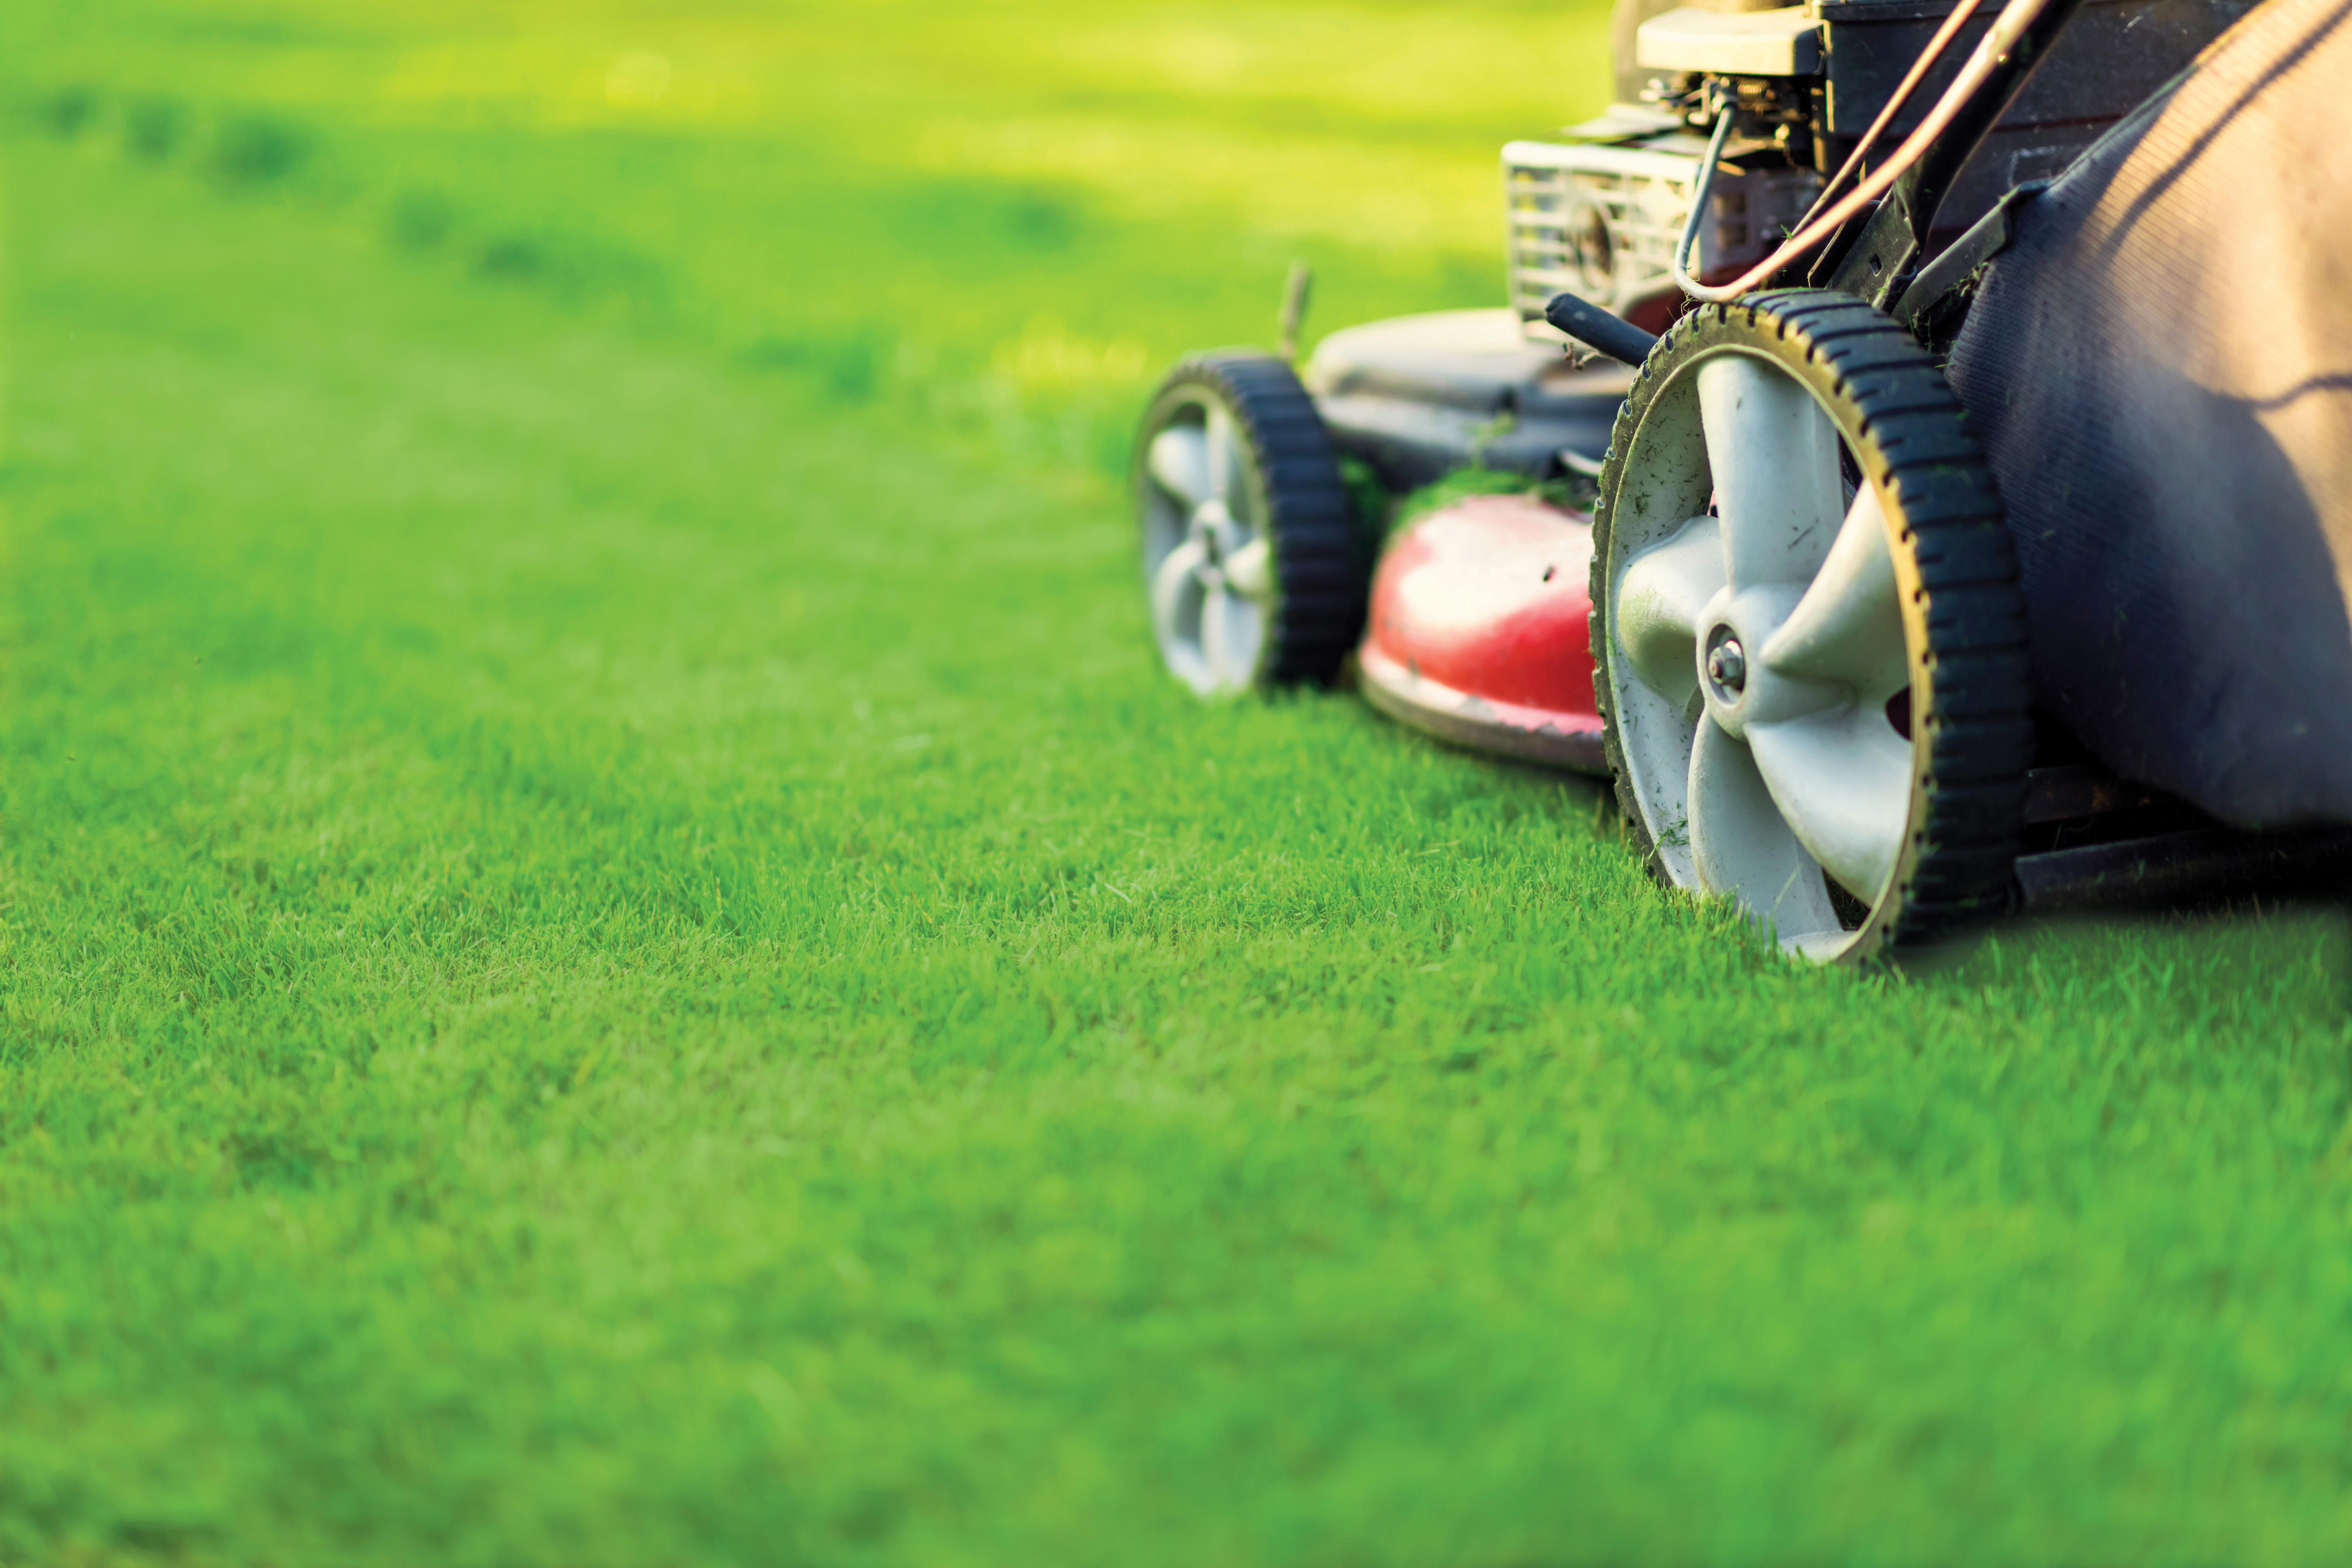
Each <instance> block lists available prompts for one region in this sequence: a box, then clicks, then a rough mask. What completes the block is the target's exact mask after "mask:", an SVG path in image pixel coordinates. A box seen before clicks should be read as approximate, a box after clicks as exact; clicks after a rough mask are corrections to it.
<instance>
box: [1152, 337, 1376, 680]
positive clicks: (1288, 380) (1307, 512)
mask: <svg viewBox="0 0 2352 1568" xmlns="http://www.w3.org/2000/svg"><path fill="white" fill-rule="evenodd" d="M1202 395H1206V396H1209V397H1213V398H1214V399H1216V400H1217V401H1218V402H1220V403H1222V404H1223V405H1224V407H1225V408H1226V410H1227V411H1228V412H1229V413H1231V414H1232V415H1233V416H1234V424H1235V425H1236V426H1238V427H1239V429H1240V431H1241V433H1242V436H1243V437H1244V442H1245V443H1246V445H1247V447H1248V449H1249V458H1250V463H1251V465H1252V467H1253V468H1254V469H1255V473H1256V475H1257V476H1258V478H1259V480H1260V482H1262V483H1263V485H1264V487H1265V492H1264V493H1265V517H1266V520H1267V521H1266V532H1267V536H1268V538H1269V540H1270V542H1271V543H1272V546H1273V554H1274V594H1275V599H1274V604H1273V605H1272V613H1271V616H1270V617H1269V622H1268V625H1267V627H1266V636H1265V644H1264V647H1263V648H1262V650H1261V653H1260V658H1259V661H1258V670H1257V677H1256V679H1255V681H1254V682H1253V684H1254V685H1255V687H1257V688H1258V689H1272V688H1276V687H1283V686H1297V685H1308V684H1323V683H1328V682H1329V681H1331V680H1333V679H1336V678H1337V677H1338V675H1339V671H1340V669H1341V668H1342V666H1344V665H1345V663H1346V662H1347V659H1348V656H1349V654H1351V653H1353V652H1354V651H1355V647H1356V644H1357V642H1358V641H1359V640H1360V638H1361V637H1363V633H1364V615H1365V600H1366V597H1367V595H1369V593H1370V584H1371V572H1370V562H1369V561H1367V560H1365V559H1364V552H1363V547H1362V542H1361V534H1360V531H1359V530H1358V528H1357V526H1356V522H1355V517H1354V511H1353V508H1352V506H1351V503H1350V501H1349V495H1348V489H1347V486H1346V484H1345V483H1344V482H1343V480H1342V479H1341V478H1340V472H1339V452H1338V450H1337V448H1335V447H1333V446H1332V444H1331V437H1330V433H1329V432H1328V430H1326V429H1325V428H1324V425H1323V416H1322V415H1320V414H1319V413H1318V412H1317V411H1316V407H1315V400H1314V398H1313V397H1312V396H1310V395H1308V393H1307V388H1306V387H1305V386H1303V385H1301V384H1300V383H1299V380H1298V375H1297V372H1296V371H1294V370H1292V369H1291V368H1290V366H1289V365H1288V364H1287V363H1285V362H1284V361H1282V360H1279V359H1276V357H1274V356H1273V355H1271V354H1267V353H1259V352H1257V351H1255V350H1254V349H1219V350H1216V351H1213V352H1212V353H1200V354H1194V355H1192V356H1190V357H1189V358H1186V359H1184V360H1182V361H1181V362H1180V363H1178V364H1177V365H1176V367H1175V368H1174V369H1173V370H1171V371H1170V372H1169V373H1168V375H1167V378H1166V379H1165V380H1163V381H1162V382H1161V383H1160V390H1159V391H1158V392H1157V393H1155V394H1154V395H1152V399H1151V404H1150V409H1149V411H1148V412H1147V413H1146V414H1145V415H1144V416H1143V425H1142V429H1141V432H1140V434H1139V437H1138V439H1137V441H1136V444H1135V461H1134V483H1135V490H1134V494H1135V497H1136V507H1137V511H1138V515H1139V517H1140V515H1141V514H1142V512H1143V510H1144V506H1145V492H1144V487H1145V486H1147V485H1150V484H1151V483H1152V482H1153V481H1152V479H1150V475H1149V474H1148V473H1146V472H1145V469H1144V463H1145V460H1146V458H1147V457H1148V455H1149V453H1150V448H1151V442H1152V438H1153V437H1155V436H1157V435H1158V434H1159V433H1160V430H1161V429H1162V428H1164V427H1165V426H1166V425H1167V424H1168V422H1169V420H1170V418H1171V415H1172V413H1173V412H1174V411H1175V410H1176V409H1177V408H1178V407H1180V406H1181V405H1183V404H1185V403H1187V402H1189V401H1192V400H1193V399H1197V398H1199V397H1201V396H1202Z"/></svg>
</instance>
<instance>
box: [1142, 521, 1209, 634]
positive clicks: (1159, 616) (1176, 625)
mask: <svg viewBox="0 0 2352 1568" xmlns="http://www.w3.org/2000/svg"><path fill="white" fill-rule="evenodd" d="M1208 558H1209V552H1208V551H1207V549H1206V548H1205V547H1204V546H1202V543H1201V542H1200V541H1199V540H1197V539H1188V540H1186V541H1185V542H1183V543H1181V544H1180V545H1178V546H1177V547H1176V548H1175V549H1173V550H1171V551H1170V552H1168V559H1167V560H1165V561H1162V562H1161V563H1160V570H1159V571H1157V572H1155V573H1153V574H1152V576H1151V620H1152V624H1153V625H1155V626H1158V627H1159V628H1160V637H1161V638H1162V639H1163V640H1164V639H1168V638H1175V639H1177V640H1179V641H1184V642H1189V641H1191V640H1192V636H1193V635H1194V633H1193V629H1192V620H1193V617H1194V616H1196V615H1197V614H1198V611H1197V608H1196V605H1197V602H1198V600H1199V597H1200V594H1201V568H1202V565H1203V564H1204V563H1206V562H1207V561H1208Z"/></svg>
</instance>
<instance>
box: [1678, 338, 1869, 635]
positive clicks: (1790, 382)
mask: <svg viewBox="0 0 2352 1568" xmlns="http://www.w3.org/2000/svg"><path fill="white" fill-rule="evenodd" d="M1698 406H1699V419H1700V422H1701V424H1702V425H1703V426H1705V428H1706V459H1707V466H1708V468H1709V469H1710V470H1711V471H1712V472H1713V474H1714V478H1715V510H1716V512H1717V515H1718V516H1719V517H1721V518H1722V520H1723V569H1724V572H1725V574H1726V575H1727V576H1728V577H1729V579H1730V581H1731V584H1732V586H1733V587H1735V588H1740V589H1747V588H1753V587H1757V586H1759V585H1762V584H1772V583H1803V582H1806V581H1808V580H1809V579H1811V576H1812V575H1813V574H1814V572H1815V571H1816V570H1818V569H1819V568H1820V566H1821V563H1822V556H1823V555H1825V554H1826V553H1828V551H1829V547H1830V541H1831V539H1832V537H1833V536H1834V531H1835V530H1836V527H1837V523H1838V519H1839V518H1840V516H1842V515H1843V513H1844V511H1845V484H1844V481H1843V479H1842V478H1841V477H1840V474H1839V470H1838V441H1837V431H1836V429H1835V427H1834V426H1832V425H1831V424H1830V420H1829V416H1828V415H1827V414H1825V413H1823V412H1822V407H1821V405H1819V404H1817V403H1815V402H1814V401H1813V396H1812V394H1811V393H1810V392H1808V391H1806V390H1805V388H1804V386H1803V384H1801V383H1800V382H1799V381H1797V379H1796V378H1795V377H1793V376H1791V375H1790V374H1787V373H1786V372H1785V371H1781V370H1779V369H1776V368H1774V367H1773V366H1771V365H1769V364H1767V363H1764V362H1763V361H1762V360H1759V359H1754V358H1751V357H1750V356H1748V355H1747V354H1739V353H1727V354H1722V355H1718V356H1717V357H1716V358H1714V359H1711V360H1708V361H1707V362H1706V363H1705V364H1703V365H1701V366H1700V367H1699V372H1698Z"/></svg>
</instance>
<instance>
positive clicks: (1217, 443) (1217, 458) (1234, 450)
mask: <svg viewBox="0 0 2352 1568" xmlns="http://www.w3.org/2000/svg"><path fill="white" fill-rule="evenodd" d="M1208 415H1209V423H1208V475H1209V489H1208V493H1207V495H1204V496H1203V497H1202V500H1209V499H1211V498H1214V499H1215V500H1221V501H1223V502H1224V503H1225V509H1226V510H1228V511H1231V512H1233V513H1234V515H1235V516H1239V515H1240V510H1241V508H1240V505H1239V502H1240V500H1241V493H1242V492H1243V491H1244V490H1245V489H1248V487H1247V486H1246V485H1244V484H1241V483H1238V482H1236V481H1238V480H1239V479H1240V478H1241V475H1240V474H1239V473H1238V472H1236V471H1235V470H1236V468H1238V466H1239V462H1240V458H1241V442H1240V440H1239V438H1238V436H1237V433H1236V432H1235V431H1234V416H1232V415H1231V414H1228V413H1226V412H1225V411H1224V409H1223V408H1222V407H1219V406H1218V405H1215V404H1211V405H1209V410H1208Z"/></svg>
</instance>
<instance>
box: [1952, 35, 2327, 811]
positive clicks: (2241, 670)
mask: <svg viewBox="0 0 2352 1568" xmlns="http://www.w3.org/2000/svg"><path fill="white" fill-rule="evenodd" d="M2347 16H2352V0H2265V3H2264V4H2263V5H2259V6H2258V7H2256V9H2254V10H2253V11H2252V12H2251V13H2249V14H2248V15H2247V16H2245V18H2244V19H2243V20H2242V21H2241V22H2240V23H2239V24H2238V25H2237V26H2235V27H2233V28H2231V31H2230V32H2228V33H2227V34H2225V35H2223V37H2221V39H2220V40H2218V41H2217V42H2216V43H2215V44H2214V45H2213V46H2212V47H2210V48H2209V49H2208V50H2207V51H2206V52H2205V54H2204V55H2203V56H2202V57H2201V58H2200V59H2199V61H2198V63H2197V64H2196V66H2195V67H2194V68H2192V69H2190V70H2189V72H2187V73H2185V74H2184V75H2183V76H2182V77H2181V78H2180V79H2179V80H2177V81H2176V82H2174V83H2173V84H2172V85H2171V86H2170V87H2169V88H2168V89H2167V90H2166V91H2165V92H2164V93H2161V94H2159V95H2158V98H2157V99H2156V100H2153V101H2151V102H2150V103H2148V104H2147V105H2146V106H2144V107H2143V108H2142V109H2141V110H2139V111H2138V112H2137V113H2135V114H2134V115H2133V116H2131V117H2130V118H2129V119H2127V120H2126V121H2124V122H2122V123H2121V124H2119V125H2117V126H2116V128H2115V130H2114V131H2113V132H2110V133H2109V134H2108V135H2107V136H2106V137H2105V138H2104V139H2103V140H2102V141H2101V142H2099V143H2098V144H2097V145H2096V146H2095V147H2094V148H2092V149H2091V151H2090V152H2088V153H2085V154H2084V156H2083V158H2082V159H2081V160H2079V161H2078V162H2077V163H2074V165H2073V166H2072V167H2071V168H2069V169H2068V170H2067V172H2066V173H2065V174H2063V176H2062V177H2061V178H2060V179H2058V180H2057V181H2056V182H2054V183H2053V184H2052V185H2051V187H2050V188H2049V189H2048V190H2047V191H2045V192H2044V193H2042V195H2041V196H2039V197H2038V198H2037V199H2035V200H2033V201H2031V202H2029V203H2026V204H2025V205H2023V206H2022V207H2021V208H2020V209H2019V213H2018V217H2017V237H2016V239H2015V241H2014V242H2013V243H2012V245H2011V247H2010V248H2009V249H2008V250H2006V251H2004V252H2002V253H2001V254H2000V256H1999V257H1997V258H1995V259H1994V260H1993V262H1992V264H1991V266H1990V269H1989V270H1988V272H1987V274H1986V276H1985V279H1984V285H1983V288H1982V290H1981V292H1980V293H1979V296H1978V298H1977V300H1976V303H1975V306H1974V308H1973V309H1972V310H1971V311H1970V313H1969V319H1968V321H1967V323H1966V325H1965V327H1964V328H1963V329H1962V331H1961V334H1960V337H1959V340H1958V342H1957V343H1956V345H1955V347H1954V350H1953V354H1952V358H1951V363H1950V366H1949V373H1950V376H1951V381H1952V384H1953V386H1954V388H1955V390H1957V391H1958V395H1959V396H1960V399H1961V401H1962V402H1963V403H1964V404H1965V405H1967V407H1968V410H1969V417H1970V420H1971V422H1972V424H1973V425H1974V427H1975V429H1976V432H1977V435H1978V436H1979V438H1980V439H1981V440H1982V441H1983V442H1984V444H1985V447H1986V450H1987V452H1988V454H1989V455H1990V458H1991V462H1992V467H1993V471H1994V474H1995V476H1996V477H1997V478H1998V479H1999V480H2000V489H2001V494H2002V497H2003V499H2004V500H2005V501H2006V502H2007V504H2008V508H2009V517H2010V526H2011V531H2013V533H2014V534H2015V536H2016V541H2017V548H2018V554H2019V558H2020V561H2021V565H2022V569H2023V574H2024V586H2025V597H2026V604H2027V610H2028V621H2029V633H2030V637H2031V639H2032V655H2033V665H2034V678H2035V681H2036V684H2037V695H2038V698H2039V700H2040V701H2041V703H2042V706H2043V707H2044V708H2046V709H2047V710H2049V711H2050V712H2051V713H2052V714H2053V716H2054V717H2055V718H2057V719H2059V720H2060V721H2063V722H2064V723H2065V724H2066V725H2067V726H2069V727H2070V728H2071V729H2073V730H2074V732H2075V733H2076V734H2077V735H2079V736H2080V737H2081V738H2082V739H2083V741H2084V742H2085V743H2086V744H2088V745H2089V746H2090V747H2091V749H2092V750H2093V751H2094V752H2096V753H2097V754H2098V755H2099V757H2100V758H2101V759H2102V760H2104V761H2105V763H2107V764H2108V765H2109V766H2111V767H2113V768H2115V769H2116V771H2118V772H2120V773H2125V774H2126V775H2128V776H2131V777H2134V778H2137V779H2139V780H2141V781H2143V782H2145V783H2147V784H2154V785H2157V786H2158V787H2159V788H2162V789H2166V790H2169V791H2172V792H2174V793H2176V794H2178V795H2182V796H2184V797H2186V798H2187V799H2188V800H2189V801H2191V802H2192V803H2194V804H2195V805H2199V806H2200V807H2202V808H2203V809H2205V810H2207V811H2209V812H2210V813H2212V814H2213V815H2214V816H2218V817H2220V818H2221V819H2222V820H2224V821H2226V822H2230V823H2233V824H2236V825H2238V826H2246V827H2273V826H2290V825H2294V824H2302V823H2318V822H2332V823H2352V617H2347V609H2346V606H2347V601H2352V27H2347V25H2346V24H2347Z"/></svg>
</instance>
